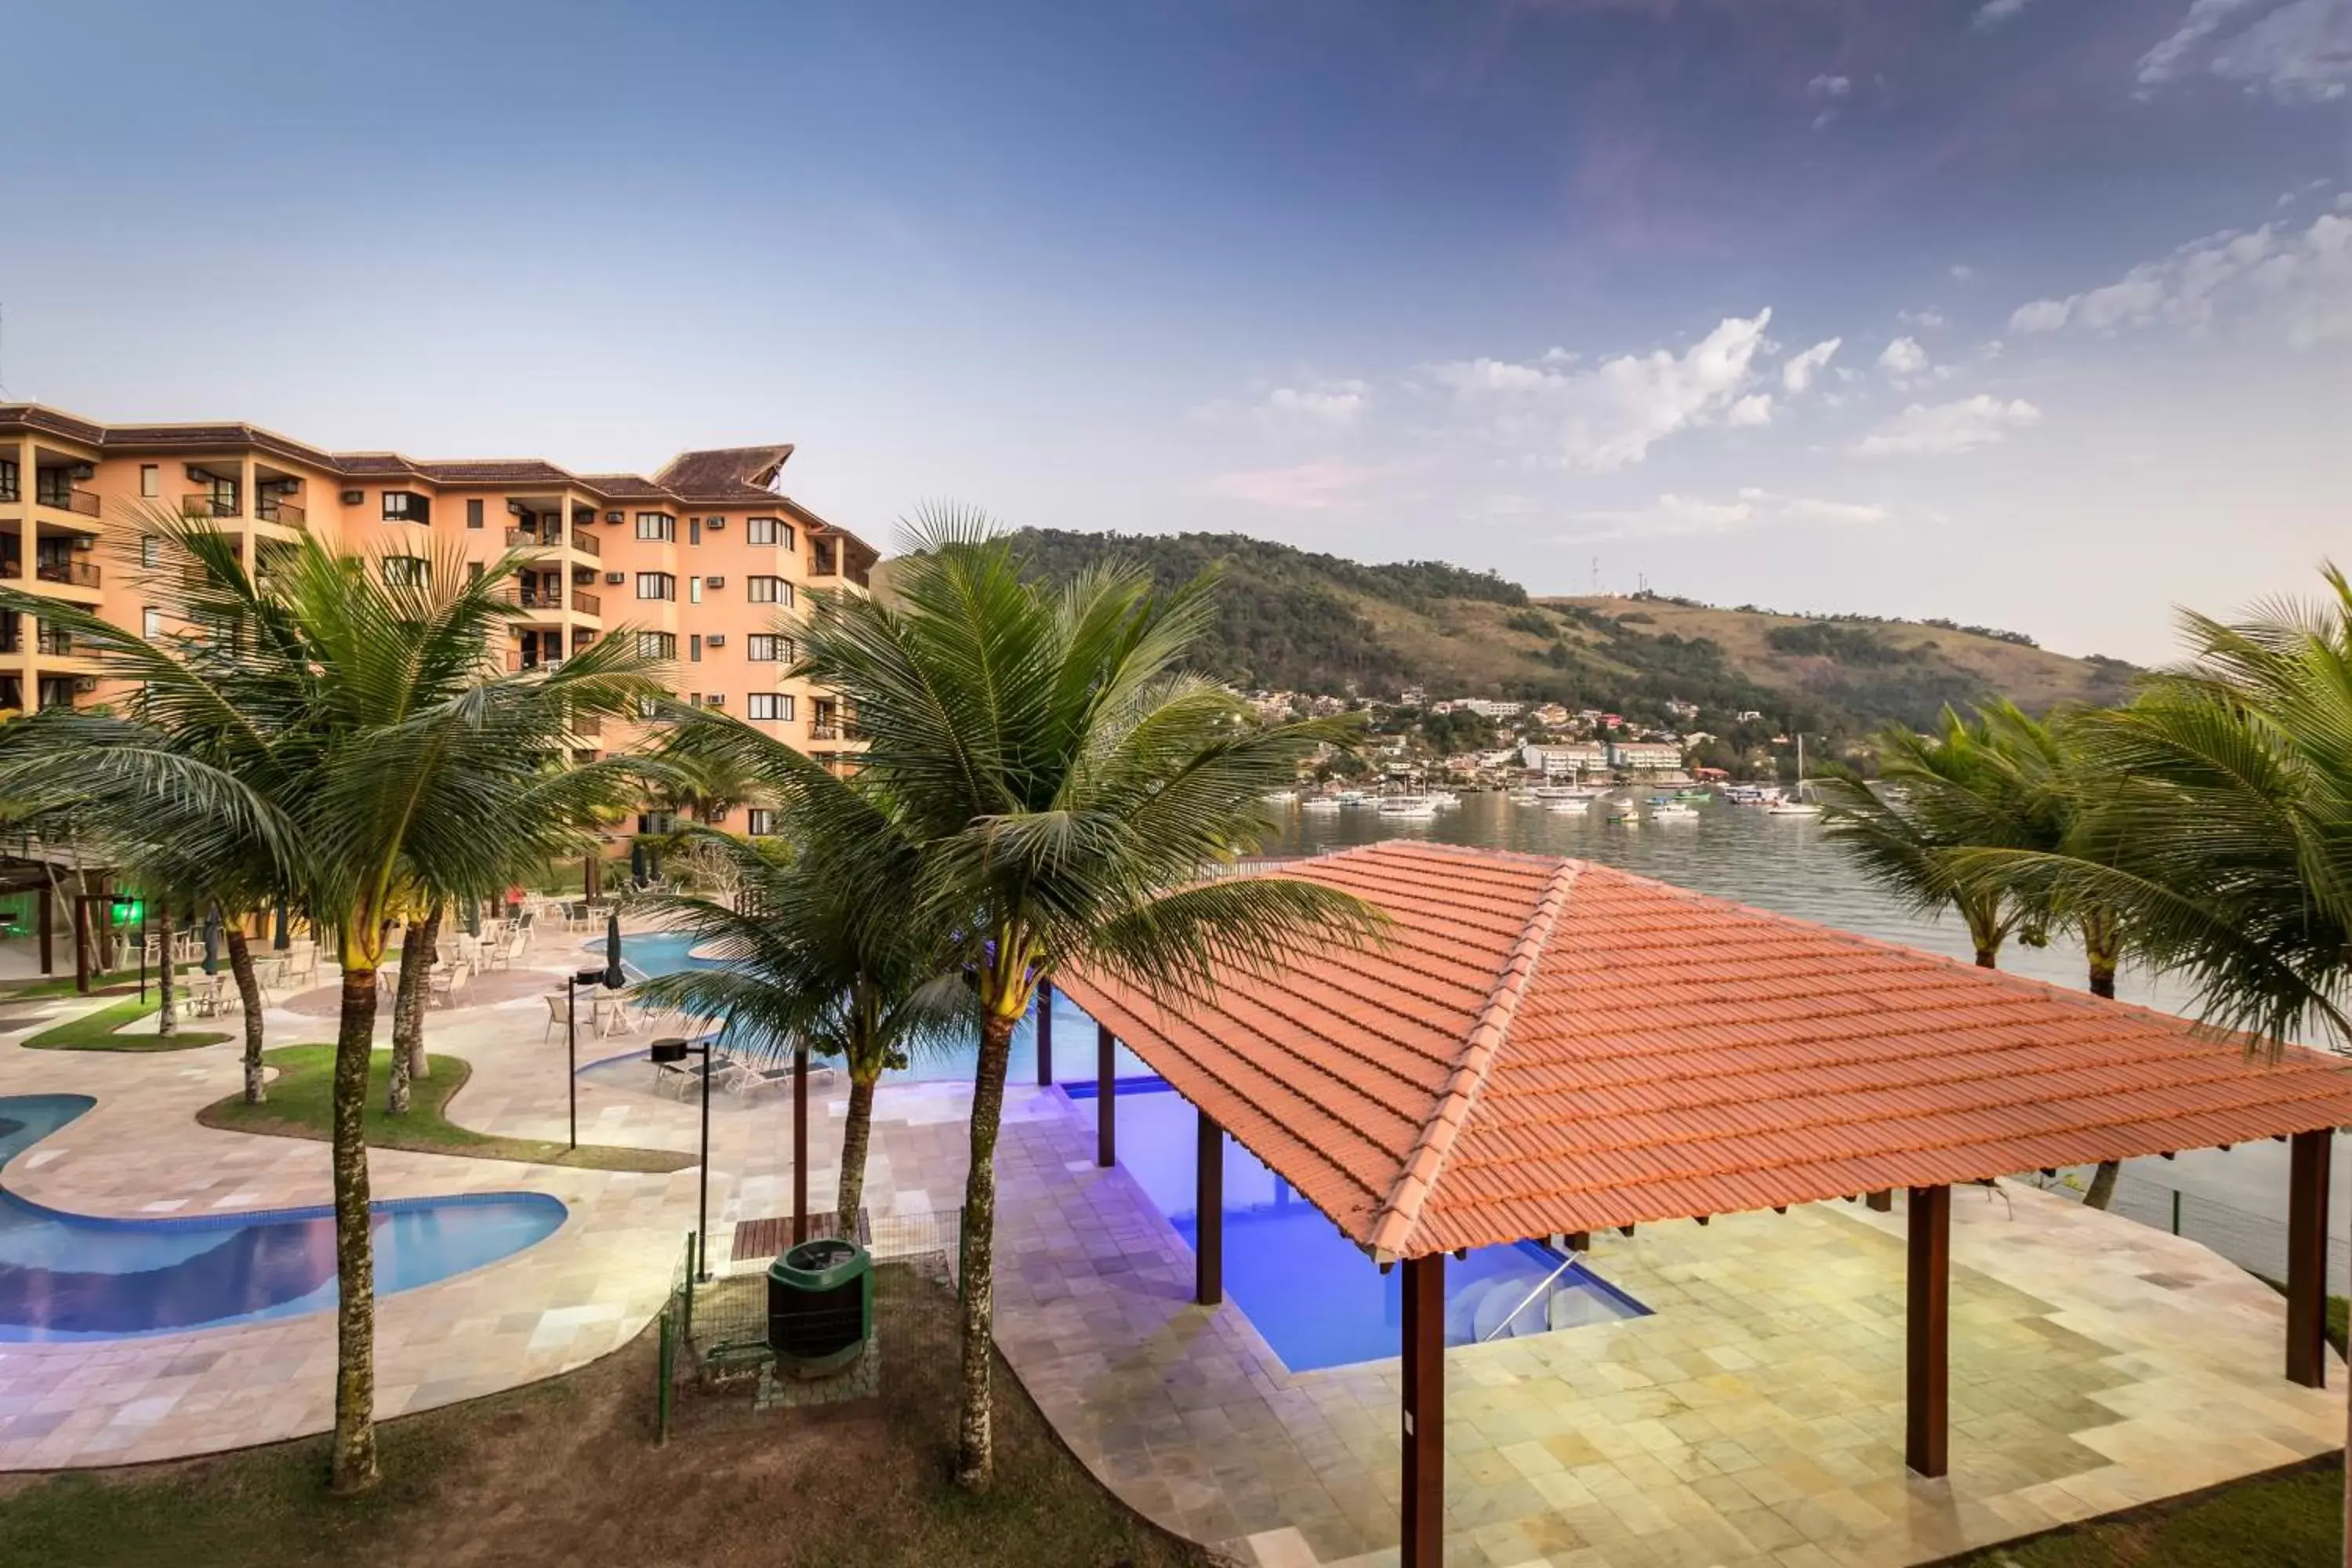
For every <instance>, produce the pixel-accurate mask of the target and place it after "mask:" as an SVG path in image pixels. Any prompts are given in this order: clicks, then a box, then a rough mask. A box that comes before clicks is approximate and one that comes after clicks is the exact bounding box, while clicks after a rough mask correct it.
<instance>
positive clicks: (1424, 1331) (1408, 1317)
mask: <svg viewBox="0 0 2352 1568" xmlns="http://www.w3.org/2000/svg"><path fill="white" fill-rule="evenodd" d="M1403 1267H1404V1431H1403V1437H1404V1520H1403V1530H1402V1533H1401V1535H1400V1537H1399V1542H1400V1544H1401V1545H1402V1548H1403V1560H1402V1568H1437V1565H1438V1564H1439V1563H1443V1562H1444V1561H1445V1255H1444V1253H1442V1252H1438V1253H1432V1254H1431V1255H1430V1256H1429V1257H1427V1258H1406V1259H1405V1260H1404V1265H1403Z"/></svg>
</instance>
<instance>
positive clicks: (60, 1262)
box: [0, 1094, 565, 1342]
mask: <svg viewBox="0 0 2352 1568" xmlns="http://www.w3.org/2000/svg"><path fill="white" fill-rule="evenodd" d="M96 1103H97V1102H96V1101H95V1100H90V1099H89V1097H87V1096H85V1095H79V1094H40V1095H16V1096H9V1097H0V1166H5V1164H6V1163H7V1162H8V1161H9V1160H11V1159H13V1158H15V1157H16V1155H17V1154H19V1153H21V1152H24V1151H25V1150H26V1149H28V1148H30V1147H32V1145H33V1144H35V1143H36V1142H39V1141H40V1140H41V1139H43V1138H46V1137H47V1136H48V1135H49V1134H50V1133H52V1132H55V1131H58V1129H59V1128H61V1127H63V1126H65V1125H66V1124H67V1123H68V1122H69V1121H73V1120H74V1118H76V1117H78V1116H79V1115H81V1114H82V1113H83V1112H84V1111H86V1110H89V1108H90V1107H91V1106H92V1105H94V1104H96ZM564 1212H565V1211H564V1207H563V1205H562V1204H561V1203H559V1202H558V1201H556V1200H555V1199H554V1198H551V1197H548V1196H545V1195H543V1194H538V1193H485V1194H465V1195H461V1196H455V1197H446V1198H407V1199H396V1200H394V1201H392V1202H389V1203H380V1204H377V1205H375V1208H374V1231H375V1284H376V1292H377V1294H379V1295H391V1294H392V1293H394V1291H398V1290H406V1289H413V1288H415V1287H416V1286H419V1285H429V1284H432V1283H433V1282H434V1281H435V1280H437V1279H447V1278H449V1277H450V1276H451V1275H453V1274H462V1273H464V1272H465V1271H466V1270H467V1269H469V1268H479V1267H481V1266H482V1265H483V1264H485V1263H492V1262H495V1261H497V1260H498V1259H499V1258H505V1257H507V1256H509V1255H510V1254H512V1253H516V1252H520V1251H521V1250H522V1249H523V1248H524V1247H529V1246H530V1245H531V1244H532V1243H533V1242H536V1241H540V1240H541V1239H543V1238H544V1237H548V1236H550V1235H551V1234H553V1233H554V1231H555V1229H556V1228H557V1227H558V1226H561V1225H562V1223H563V1219H564ZM334 1304H335V1237H334V1221H333V1218H332V1216H331V1211H330V1210H329V1209H327V1208H324V1207H318V1208H299V1209H271V1210H267V1211H263V1212H260V1213H249V1214H227V1215H196V1216H189V1217H184V1218H173V1219H107V1218H100V1217H98V1216H95V1215H78V1214H67V1213H64V1212H62V1211H60V1210H57V1209H51V1208H44V1207H43V1206H41V1205H38V1204H34V1203H28V1202H26V1200H25V1199H23V1198H20V1197H18V1196H16V1194H14V1193H11V1192H8V1191H6V1190H5V1189H0V1342H11V1341H15V1342H24V1341H32V1340H102V1339H119V1338H125V1337H129V1336H133V1335H138V1334H157V1333H171V1332H173V1331H180V1330H185V1329H202V1328H213V1327H217V1326H219V1325H222V1324H226V1323H250V1322H259V1321H266V1320H268V1319H272V1318H286V1317H292V1316H294V1315H295V1314H297V1313H300V1312H315V1311H320V1310H324V1309H326V1308H329V1307H331V1306H333V1305H334Z"/></svg>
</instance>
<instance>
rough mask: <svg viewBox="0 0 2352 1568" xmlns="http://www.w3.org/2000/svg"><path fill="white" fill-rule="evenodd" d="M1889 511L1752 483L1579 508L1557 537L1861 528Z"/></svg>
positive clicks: (1589, 539) (1655, 536)
mask: <svg viewBox="0 0 2352 1568" xmlns="http://www.w3.org/2000/svg"><path fill="white" fill-rule="evenodd" d="M1892 515H1893V514H1892V513H1891V512H1889V511H1888V510H1886V508H1885V507H1883V506H1870V505H1864V504H1861V503H1857V502H1853V501H1833V500H1816V499H1814V498H1812V497H1811V496H1792V495H1780V494H1777V493H1775V492H1773V491H1771V490H1766V489H1757V488H1756V487H1754V486H1748V487H1745V488H1743V489H1741V490H1740V491H1739V493H1738V495H1737V496H1735V497H1733V498H1732V499H1731V500H1706V499H1705V498H1704V497H1699V496H1684V495H1675V494H1673V493H1672V492H1669V493H1667V494H1664V495H1662V496H1660V497H1658V499H1657V500H1654V501H1652V502H1650V503H1649V504H1648V505H1646V506H1639V507H1631V508H1624V509H1619V510H1600V511H1580V512H1578V513H1577V514H1576V517H1575V521H1577V522H1579V523H1580V524H1583V525H1585V526H1584V527H1583V528H1582V529H1581V530H1580V531H1577V532H1574V533H1569V534H1564V535H1561V536H1560V538H1559V542H1562V543H1579V542H1592V541H1598V540H1607V539H1675V538H1691V537H1695V536H1702V535H1707V534H1717V533H1738V532H1741V531H1746V530H1748V529H1751V528H1766V527H1772V526H1776V525H1790V524H1796V525H1811V526H1816V527H1821V526H1827V527H1839V528H1848V527H1862V526H1868V525H1869V524H1872V523H1878V522H1884V521H1886V520H1887V519H1888V518H1889V517H1890V516H1892Z"/></svg>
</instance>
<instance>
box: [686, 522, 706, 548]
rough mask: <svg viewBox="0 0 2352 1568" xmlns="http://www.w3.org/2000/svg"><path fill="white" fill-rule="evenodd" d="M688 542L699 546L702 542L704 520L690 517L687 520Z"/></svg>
mask: <svg viewBox="0 0 2352 1568" xmlns="http://www.w3.org/2000/svg"><path fill="white" fill-rule="evenodd" d="M686 542H688V544H699V543H701V542H702V520H701V519H700V518H698V517H689V518H688V519H687V520H686Z"/></svg>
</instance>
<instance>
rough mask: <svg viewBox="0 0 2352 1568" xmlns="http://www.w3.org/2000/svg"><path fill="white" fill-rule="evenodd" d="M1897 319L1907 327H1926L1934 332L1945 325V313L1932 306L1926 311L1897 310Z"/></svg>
mask: <svg viewBox="0 0 2352 1568" xmlns="http://www.w3.org/2000/svg"><path fill="white" fill-rule="evenodd" d="M1895 320H1896V321H1900V322H1902V323H1903V324H1904V325H1905V326H1906V327H1924V328H1926V329H1927V330H1928V331H1934V330H1935V329H1936V328H1937V327H1940V326H1942V325H1943V324H1944V312H1943V311H1941V310H1936V309H1935V308H1934V307H1932V306H1931V307H1929V308H1928V309H1927V310H1897V311H1895Z"/></svg>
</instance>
